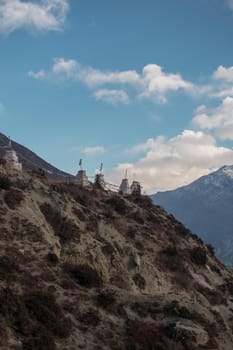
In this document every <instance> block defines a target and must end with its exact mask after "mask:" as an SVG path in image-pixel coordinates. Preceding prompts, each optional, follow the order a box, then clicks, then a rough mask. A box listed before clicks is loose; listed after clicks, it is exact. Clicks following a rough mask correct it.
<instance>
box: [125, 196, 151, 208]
mask: <svg viewBox="0 0 233 350" xmlns="http://www.w3.org/2000/svg"><path fill="white" fill-rule="evenodd" d="M128 198H129V199H130V200H131V201H132V202H134V203H135V204H137V205H138V206H139V207H141V208H143V209H146V210H148V209H155V205H154V203H153V201H152V199H151V198H150V197H148V196H135V195H131V196H129V197H128Z"/></svg>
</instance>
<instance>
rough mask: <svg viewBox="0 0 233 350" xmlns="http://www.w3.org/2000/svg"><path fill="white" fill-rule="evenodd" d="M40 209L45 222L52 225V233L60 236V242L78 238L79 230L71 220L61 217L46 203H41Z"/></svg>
mask: <svg viewBox="0 0 233 350" xmlns="http://www.w3.org/2000/svg"><path fill="white" fill-rule="evenodd" d="M40 210H41V212H42V213H43V215H44V217H45V219H46V220H47V222H48V223H49V224H50V225H51V226H52V228H53V230H54V233H55V234H56V235H57V236H58V237H59V238H60V240H61V243H66V242H69V241H70V240H73V239H75V240H79V237H80V230H79V227H78V226H77V225H76V224H75V223H74V222H73V221H71V220H70V219H68V218H67V217H63V216H62V215H61V214H60V213H59V212H58V211H57V210H55V209H53V208H52V207H51V205H50V204H48V203H44V204H42V205H41V206H40Z"/></svg>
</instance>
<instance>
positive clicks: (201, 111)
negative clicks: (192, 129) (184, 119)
mask: <svg viewBox="0 0 233 350" xmlns="http://www.w3.org/2000/svg"><path fill="white" fill-rule="evenodd" d="M192 122H193V124H194V125H195V126H197V127H199V128H201V129H203V130H211V131H213V132H214V133H215V135H216V136H217V137H219V138H220V139H222V140H227V139H229V140H233V98H232V97H226V98H225V99H224V100H223V101H222V103H221V104H220V105H219V106H218V107H217V108H212V109H211V108H209V109H208V108H207V107H206V106H201V107H199V108H198V109H197V111H196V114H195V116H194V117H193V120H192Z"/></svg>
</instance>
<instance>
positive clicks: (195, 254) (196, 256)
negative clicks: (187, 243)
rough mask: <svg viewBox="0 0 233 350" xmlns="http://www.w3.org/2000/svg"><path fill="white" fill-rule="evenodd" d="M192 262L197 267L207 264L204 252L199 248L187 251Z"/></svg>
mask: <svg viewBox="0 0 233 350" xmlns="http://www.w3.org/2000/svg"><path fill="white" fill-rule="evenodd" d="M189 253H190V257H191V260H192V262H194V264H196V265H197V266H205V265H206V263H207V254H206V250H205V249H204V248H201V247H195V248H193V249H191V250H190V251H189Z"/></svg>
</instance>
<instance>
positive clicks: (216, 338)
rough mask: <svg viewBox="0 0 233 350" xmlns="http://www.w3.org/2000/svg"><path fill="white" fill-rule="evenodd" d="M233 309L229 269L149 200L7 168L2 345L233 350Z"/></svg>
mask: <svg viewBox="0 0 233 350" xmlns="http://www.w3.org/2000/svg"><path fill="white" fill-rule="evenodd" d="M232 310H233V273H232V270H230V269H227V268H226V267H225V266H223V265H222V264H221V263H220V262H219V261H218V259H217V258H216V257H215V256H214V254H213V250H212V249H211V247H210V246H209V247H207V246H205V245H204V244H203V243H202V241H201V240H200V239H199V238H198V237H197V236H195V235H193V234H191V233H190V232H189V231H188V230H187V229H186V228H185V227H184V226H183V225H182V224H181V223H179V222H177V221H176V220H175V219H174V217H172V216H170V215H168V214H167V213H166V212H165V211H164V210H163V209H161V208H160V207H158V206H155V205H153V204H152V202H151V200H150V199H149V198H148V197H143V196H140V197H137V196H136V197H135V196H126V197H122V196H120V195H118V194H115V193H107V192H104V191H101V190H97V189H94V188H91V189H89V190H88V189H86V190H84V189H83V188H80V187H77V186H74V185H67V184H53V183H51V182H47V181H46V180H43V181H42V180H41V179H38V178H35V177H31V176H30V175H28V174H24V173H22V174H18V175H16V174H10V173H9V172H8V173H6V171H5V170H4V168H3V167H2V168H1V170H0V321H1V322H0V348H1V349H2V350H10V349H18V350H21V349H23V350H29V349H30V350H32V349H35V350H37V349H38V350H39V349H40V350H41V349H43V350H53V349H61V350H65V349H69V350H72V349H73V350H74V349H75V350H76V349H87V350H89V349H90V350H98V349H99V350H100V349H101V350H110V349H111V350H153V349H156V350H165V349H166V350H168V349H170V350H171V349H172V350H184V349H186V350H192V349H193V350H194V349H196V350H197V349H198V350H200V349H211V350H213V349H224V350H228V349H229V350H231V349H232V348H233V336H232V327H233V312H232Z"/></svg>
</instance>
